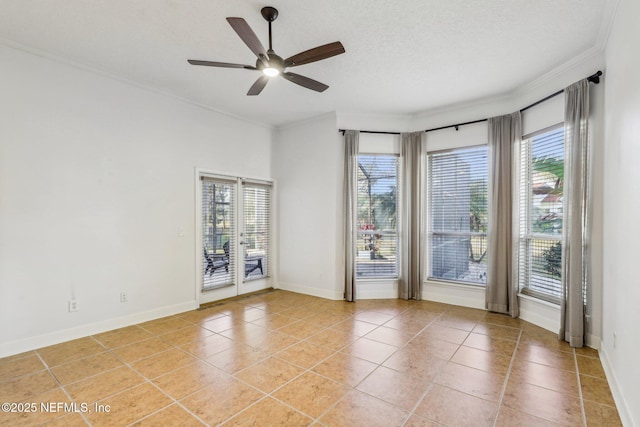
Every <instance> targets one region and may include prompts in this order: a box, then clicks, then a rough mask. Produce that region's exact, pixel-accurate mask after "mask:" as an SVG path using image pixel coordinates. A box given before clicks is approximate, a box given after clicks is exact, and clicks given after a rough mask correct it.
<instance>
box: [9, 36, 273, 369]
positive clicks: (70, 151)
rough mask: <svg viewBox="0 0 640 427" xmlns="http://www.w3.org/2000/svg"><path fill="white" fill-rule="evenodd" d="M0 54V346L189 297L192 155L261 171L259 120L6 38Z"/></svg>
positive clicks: (63, 335) (195, 162)
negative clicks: (22, 47)
mask: <svg viewBox="0 0 640 427" xmlns="http://www.w3.org/2000/svg"><path fill="white" fill-rule="evenodd" d="M0 64H2V65H1V68H2V79H0V93H1V94H2V102H1V103H0V117H2V119H1V120H2V124H1V125H0V328H1V329H0V345H1V347H0V356H2V355H6V354H12V353H16V352H18V351H24V350H27V349H30V348H37V347H40V346H44V345H48V344H51V343H54V342H59V341H63V340H67V339H71V338H74V337H78V336H84V335H86V334H89V333H94V332H97V331H100V330H106V329H110V328H114V327H117V326H122V325H124V324H128V323H132V322H135V321H141V320H148V319H150V318H153V317H158V316H161V315H165V314H168V313H173V312H177V311H182V310H187V309H190V308H193V307H194V304H195V300H196V299H195V289H196V286H195V280H196V279H195V261H194V256H195V253H194V252H195V232H196V224H195V211H194V209H195V208H194V206H195V203H194V197H195V193H194V181H195V180H194V173H195V168H196V167H201V168H206V169H210V170H215V171H220V172H229V173H233V174H238V175H242V176H246V175H254V176H262V177H268V176H270V172H271V164H270V156H271V130H270V129H268V128H264V127H261V126H258V125H253V124H250V123H247V122H243V121H240V120H238V119H235V118H231V117H229V116H224V115H221V114H219V113H216V112H213V111H209V110H205V109H203V108H200V107H197V106H194V105H191V104H188V103H186V102H183V101H180V100H176V99H173V98H171V97H169V96H166V95H160V94H158V93H154V92H152V91H150V90H147V89H143V88H140V87H137V86H134V85H131V84H127V83H124V82H121V81H117V80H114V79H112V78H109V77H105V76H103V75H100V74H98V73H93V72H89V71H85V70H82V69H79V68H75V67H73V66H70V65H66V64H63V63H61V62H56V61H52V60H50V59H44V58H41V57H39V56H36V55H32V54H30V53H26V52H22V51H19V50H15V49H13V48H9V47H4V46H0ZM181 231H182V234H183V236H181V235H180V234H181ZM121 291H126V292H127V293H128V296H129V302H127V303H120V301H119V294H120V292H121ZM70 298H76V299H77V300H78V301H79V304H80V309H79V311H78V312H75V313H69V312H68V306H67V304H68V300H69V299H70Z"/></svg>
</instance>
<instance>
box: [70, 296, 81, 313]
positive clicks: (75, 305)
mask: <svg viewBox="0 0 640 427" xmlns="http://www.w3.org/2000/svg"><path fill="white" fill-rule="evenodd" d="M79 308H80V304H79V303H78V300H77V299H70V300H69V312H70V313H71V312H74V311H78V309H79Z"/></svg>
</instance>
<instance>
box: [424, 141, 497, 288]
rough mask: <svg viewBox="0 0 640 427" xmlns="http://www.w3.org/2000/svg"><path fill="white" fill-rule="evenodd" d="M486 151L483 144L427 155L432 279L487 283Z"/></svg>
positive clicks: (430, 276)
mask: <svg viewBox="0 0 640 427" xmlns="http://www.w3.org/2000/svg"><path fill="white" fill-rule="evenodd" d="M487 155H488V153H487V147H486V146H482V147H471V148H461V149H456V150H451V151H443V152H434V153H430V154H428V156H427V159H428V178H427V179H428V185H427V191H428V198H427V200H428V228H427V231H428V233H427V234H428V242H427V245H428V254H429V260H430V262H429V274H428V276H429V278H430V279H438V280H450V281H455V282H464V283H471V284H477V285H484V284H485V283H486V277H487V221H488V216H487V208H488V207H487V182H488V157H487Z"/></svg>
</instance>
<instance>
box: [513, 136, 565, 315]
mask: <svg viewBox="0 0 640 427" xmlns="http://www.w3.org/2000/svg"><path fill="white" fill-rule="evenodd" d="M563 180H564V128H563V127H562V126H560V127H557V128H555V129H553V130H547V131H544V132H542V133H539V134H538V135H534V136H533V137H531V138H529V139H525V140H523V141H522V149H521V160H520V196H519V206H520V236H519V240H520V256H519V260H518V269H519V281H520V283H519V286H520V290H521V292H523V293H526V294H530V295H532V296H536V297H538V298H541V299H545V300H547V301H551V302H556V303H557V302H559V301H560V296H561V292H562V288H561V287H562V276H561V274H560V273H561V261H562V243H561V240H562V220H563V213H562V196H563Z"/></svg>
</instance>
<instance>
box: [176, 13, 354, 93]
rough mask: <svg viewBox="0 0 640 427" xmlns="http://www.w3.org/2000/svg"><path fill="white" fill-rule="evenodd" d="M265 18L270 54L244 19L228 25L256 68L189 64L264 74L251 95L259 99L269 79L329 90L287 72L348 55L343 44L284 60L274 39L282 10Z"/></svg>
mask: <svg viewBox="0 0 640 427" xmlns="http://www.w3.org/2000/svg"><path fill="white" fill-rule="evenodd" d="M260 12H261V13H262V17H263V18H264V19H265V20H266V21H267V22H268V23H269V50H265V48H264V46H262V43H260V40H259V39H258V37H257V36H256V34H255V33H254V32H253V30H252V29H251V27H249V24H247V21H245V20H244V19H242V18H235V17H232V18H227V22H229V25H231V28H233V30H234V31H235V32H236V33H237V34H238V36H239V37H240V39H242V41H243V42H244V44H246V45H247V47H248V48H249V49H251V51H252V52H253V53H254V54H255V55H256V56H257V58H258V59H257V60H256V65H255V67H254V66H252V65H243V64H232V63H228V62H215V61H201V60H197V59H189V60H188V61H187V62H189V64H191V65H201V66H206V67H222V68H244V69H246V70H257V71H261V72H262V75H261V76H260V77H258V80H256V81H255V82H254V83H253V85H252V86H251V88H250V89H249V92H247V95H249V96H253V95H258V94H260V92H262V89H264V87H265V86H266V85H267V82H268V81H269V78H271V77H276V76H278V75H281V76H282V77H284V78H285V79H286V80H289V81H290V82H292V83H295V84H298V85H300V86H302V87H305V88H307V89H311V90H314V91H316V92H324V91H325V90H327V89H328V88H329V86H327V85H325V84H324V83H320V82H318V81H316V80H313V79H310V78H309V77H305V76H301V75H300V74H295V73H291V72H289V71H287V69H288V68H290V67H296V66H298V65H304V64H310V63H312V62H316V61H320V60H323V59H327V58H331V57H332V56H336V55H340V54H342V53H344V52H345V50H344V46H342V43H340V42H339V41H338V42H333V43H328V44H325V45H322V46H318V47H314V48H313V49H309V50H305V51H304V52H300V53H298V54H296V55H293V56H290V57H289V58H286V59H282V57H281V56H278V55H277V54H276V53H275V52H274V50H273V44H272V38H271V23H272V22H273V21H275V20H276V18H277V17H278V10H277V9H276V8H274V7H271V6H266V7H263V8H262V10H261V11H260Z"/></svg>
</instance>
